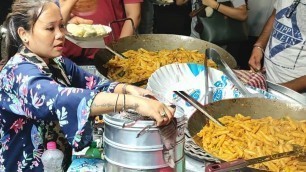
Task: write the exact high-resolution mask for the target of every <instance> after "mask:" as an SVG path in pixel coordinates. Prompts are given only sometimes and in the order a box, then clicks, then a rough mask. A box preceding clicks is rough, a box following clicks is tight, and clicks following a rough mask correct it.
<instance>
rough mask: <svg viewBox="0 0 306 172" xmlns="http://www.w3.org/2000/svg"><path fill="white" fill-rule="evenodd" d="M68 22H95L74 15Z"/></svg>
mask: <svg viewBox="0 0 306 172" xmlns="http://www.w3.org/2000/svg"><path fill="white" fill-rule="evenodd" d="M68 23H73V24H93V21H92V20H88V19H84V18H81V17H78V16H73V17H72V18H71V19H70V20H69V21H68Z"/></svg>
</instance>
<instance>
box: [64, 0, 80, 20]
mask: <svg viewBox="0 0 306 172" xmlns="http://www.w3.org/2000/svg"><path fill="white" fill-rule="evenodd" d="M77 2H78V0H60V6H61V13H62V17H63V21H64V23H67V22H68V21H69V20H70V18H71V11H72V9H73V7H74V5H75V4H76V3H77Z"/></svg>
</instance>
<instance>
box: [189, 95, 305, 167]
mask: <svg viewBox="0 0 306 172" xmlns="http://www.w3.org/2000/svg"><path fill="white" fill-rule="evenodd" d="M205 109H206V111H207V112H208V113H209V114H210V115H212V116H214V117H215V118H220V117H222V116H225V115H230V116H234V115H235V114H238V113H240V114H243V115H245V116H251V117H252V118H255V119H256V118H263V117H267V116H271V117H273V118H275V119H279V118H281V117H284V116H289V117H291V118H292V119H295V120H306V115H305V114H306V107H305V106H302V105H299V104H291V103H286V102H283V101H279V100H269V99H260V98H239V99H224V100H221V101H218V102H214V103H211V104H207V105H205ZM207 123H208V118H206V117H205V116H204V115H203V114H201V112H199V111H196V112H195V113H194V114H192V115H191V117H190V118H189V119H188V122H187V131H188V132H189V133H190V135H191V136H192V137H193V138H194V139H193V140H194V141H195V143H196V144H197V145H198V146H199V147H201V143H200V140H199V138H197V137H195V136H196V134H197V133H198V132H200V130H201V129H202V128H203V127H204V126H205V125H206V124H207ZM215 158H216V159H218V158H217V157H215ZM244 171H259V170H256V169H253V168H246V169H244Z"/></svg>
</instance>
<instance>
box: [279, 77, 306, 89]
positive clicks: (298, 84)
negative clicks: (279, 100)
mask: <svg viewBox="0 0 306 172" xmlns="http://www.w3.org/2000/svg"><path fill="white" fill-rule="evenodd" d="M281 85H283V86H285V87H288V88H290V89H292V90H294V91H296V92H299V93H303V92H306V75H304V76H301V77H299V78H296V79H294V80H291V81H289V82H285V83H281Z"/></svg>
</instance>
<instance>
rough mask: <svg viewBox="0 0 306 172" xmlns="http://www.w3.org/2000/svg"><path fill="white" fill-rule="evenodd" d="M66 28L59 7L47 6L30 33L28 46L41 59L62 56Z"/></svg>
mask: <svg viewBox="0 0 306 172" xmlns="http://www.w3.org/2000/svg"><path fill="white" fill-rule="evenodd" d="M65 31H66V29H65V27H64V23H63V19H62V16H61V13H60V9H59V7H58V6H57V5H56V4H55V3H48V4H46V5H45V7H44V10H43V12H42V13H41V15H40V16H39V18H38V20H37V22H36V23H35V24H34V26H33V30H32V31H30V32H29V33H28V35H29V41H28V43H26V46H27V47H28V48H29V49H30V50H31V51H32V52H33V53H35V54H37V55H38V56H40V57H41V58H43V59H45V61H46V62H48V60H47V59H50V58H55V57H58V56H61V54H62V50H63V45H64V41H65Z"/></svg>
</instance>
